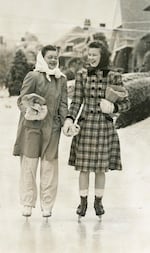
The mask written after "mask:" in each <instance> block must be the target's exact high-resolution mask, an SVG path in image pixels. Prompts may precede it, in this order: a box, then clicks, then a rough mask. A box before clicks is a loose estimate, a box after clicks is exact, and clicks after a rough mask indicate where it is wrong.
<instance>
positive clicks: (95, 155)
mask: <svg viewBox="0 0 150 253" xmlns="http://www.w3.org/2000/svg"><path fill="white" fill-rule="evenodd" d="M109 58H110V53H109V51H108V49H107V48H106V47H105V46H104V44H103V43H101V42H97V41H94V42H91V44H90V45H89V48H88V61H89V64H90V67H88V68H87V69H83V70H82V71H80V72H79V73H78V74H77V76H76V84H75V91H74V96H73V99H72V103H71V105H70V109H69V114H68V116H67V118H66V121H65V124H64V130H63V131H64V134H65V135H67V136H69V135H71V134H72V131H73V129H74V126H73V123H74V121H75V120H77V118H78V117H79V118H78V124H79V126H80V131H79V134H78V135H76V136H74V137H73V140H72V145H71V151H70V157H69V165H72V166H75V169H76V170H77V171H80V174H79V190H80V197H81V203H80V205H79V206H78V208H77V214H78V215H80V216H85V214H86V209H87V197H88V189H89V173H90V172H94V173H95V200H94V208H95V212H96V215H102V214H104V209H103V205H102V197H103V192H104V187H105V172H107V171H108V170H121V169H122V166H121V159H120V145H119V138H118V134H117V132H116V130H115V127H114V124H113V118H112V116H113V113H116V112H118V113H119V112H122V111H126V110H128V109H129V107H130V102H129V100H128V98H127V97H126V96H125V98H124V99H122V101H116V102H111V100H108V99H106V88H107V87H108V86H109V85H112V84H113V85H115V87H116V85H117V87H118V86H119V87H122V89H123V83H122V81H121V75H120V74H119V73H117V72H116V73H115V72H113V71H110V69H109ZM123 90H124V92H125V89H123ZM125 94H126V92H125ZM120 100H121V99H120ZM81 105H82V110H81ZM80 110H81V113H80V116H78V115H79V111H80Z"/></svg>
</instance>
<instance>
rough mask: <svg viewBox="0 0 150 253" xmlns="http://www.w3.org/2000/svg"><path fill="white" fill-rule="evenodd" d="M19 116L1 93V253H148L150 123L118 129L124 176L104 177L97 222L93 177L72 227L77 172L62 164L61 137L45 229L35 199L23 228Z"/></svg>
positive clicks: (65, 142)
mask: <svg viewBox="0 0 150 253" xmlns="http://www.w3.org/2000/svg"><path fill="white" fill-rule="evenodd" d="M18 117H19V111H18V109H17V105H16V97H12V98H9V97H7V95H6V94H5V92H4V93H2V94H1V93H0V253H49V252H53V253H61V252H63V253H84V252H86V253H96V252H99V253H114V252H116V253H149V252H150V243H149V239H150V218H149V216H150V131H149V129H150V118H148V119H146V120H144V121H141V122H140V123H137V124H135V125H133V126H130V127H127V128H125V129H120V130H119V136H120V142H121V151H122V161H123V171H122V172H109V173H107V174H106V189H105V195H104V199H103V204H104V207H105V211H106V213H105V215H104V216H103V219H102V221H101V222H99V220H98V218H97V217H96V216H95V213H94V209H93V200H94V189H93V182H94V174H91V177H90V179H91V180H90V194H89V205H88V211H87V215H86V217H85V218H83V219H82V222H81V223H78V222H77V215H76V207H77V205H78V204H79V196H78V172H76V171H74V169H73V168H72V167H69V166H68V165H67V160H68V155H69V148H70V142H71V139H70V138H67V137H65V136H64V135H62V136H61V141H60V150H59V187H58V194H57V199H56V203H55V206H54V210H53V214H52V217H51V218H50V219H49V223H48V224H46V223H44V221H43V218H42V215H41V210H40V205H39V199H38V202H37V206H36V208H35V209H34V210H33V214H32V217H31V218H30V219H29V222H28V223H26V222H25V218H24V217H23V216H22V214H21V212H22V207H21V206H20V203H19V174H20V167H19V158H18V157H13V156H12V148H13V144H14V140H15V137H16V130H17V122H18ZM37 181H38V182H39V174H38V178H37Z"/></svg>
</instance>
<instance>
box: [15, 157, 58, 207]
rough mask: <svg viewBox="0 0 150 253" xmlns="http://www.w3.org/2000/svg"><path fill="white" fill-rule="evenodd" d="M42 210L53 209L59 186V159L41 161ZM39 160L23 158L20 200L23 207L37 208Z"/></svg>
mask: <svg viewBox="0 0 150 253" xmlns="http://www.w3.org/2000/svg"><path fill="white" fill-rule="evenodd" d="M40 162H41V163H40V204H41V209H43V208H48V209H49V210H50V211H51V210H52V208H53V205H54V202H55V199H56V194H57V186H58V159H53V160H51V161H47V160H45V159H42V160H41V161H40ZM38 163H39V158H29V157H26V156H22V157H21V175H20V200H21V204H22V205H27V206H31V207H35V205H36V201H37V183H36V174H37V167H38Z"/></svg>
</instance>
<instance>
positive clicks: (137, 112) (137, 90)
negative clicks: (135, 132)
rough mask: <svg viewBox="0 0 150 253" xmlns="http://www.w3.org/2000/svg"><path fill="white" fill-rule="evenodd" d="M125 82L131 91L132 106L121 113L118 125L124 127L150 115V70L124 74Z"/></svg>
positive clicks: (117, 121)
mask: <svg viewBox="0 0 150 253" xmlns="http://www.w3.org/2000/svg"><path fill="white" fill-rule="evenodd" d="M123 82H124V84H125V86H126V88H127V90H128V92H129V99H130V102H131V108H130V110H129V111H127V112H123V113H120V115H119V116H118V118H117V120H116V127H117V128H122V127H126V126H128V125H131V124H134V123H136V122H138V121H141V120H143V119H145V118H147V117H149V116H150V72H145V73H130V74H123Z"/></svg>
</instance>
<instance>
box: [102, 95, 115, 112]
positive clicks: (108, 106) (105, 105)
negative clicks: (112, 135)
mask: <svg viewBox="0 0 150 253" xmlns="http://www.w3.org/2000/svg"><path fill="white" fill-rule="evenodd" d="M100 108H101V111H102V112H103V113H107V114H110V113H113V112H114V109H115V106H114V104H113V103H112V102H110V101H108V100H107V99H103V98H102V99H101V102H100Z"/></svg>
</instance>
